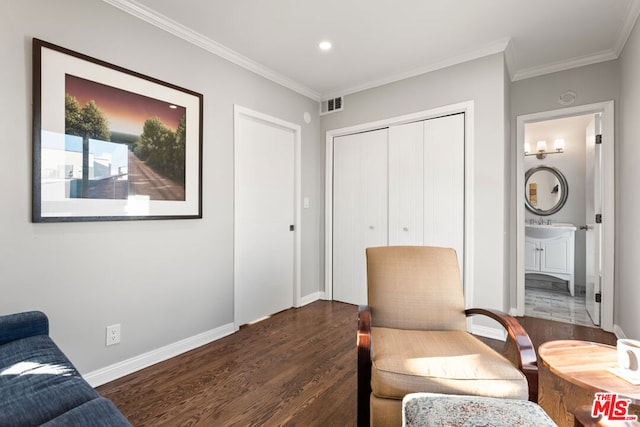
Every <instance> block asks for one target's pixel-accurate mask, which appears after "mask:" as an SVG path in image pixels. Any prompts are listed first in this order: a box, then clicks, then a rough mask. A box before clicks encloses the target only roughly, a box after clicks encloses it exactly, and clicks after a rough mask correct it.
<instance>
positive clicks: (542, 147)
mask: <svg viewBox="0 0 640 427" xmlns="http://www.w3.org/2000/svg"><path fill="white" fill-rule="evenodd" d="M536 150H537V151H538V153H543V152H545V151H547V141H538V143H537V144H536Z"/></svg>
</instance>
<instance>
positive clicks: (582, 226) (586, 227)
mask: <svg viewBox="0 0 640 427" xmlns="http://www.w3.org/2000/svg"><path fill="white" fill-rule="evenodd" d="M588 229H589V226H588V225H581V226H580V230H588Z"/></svg>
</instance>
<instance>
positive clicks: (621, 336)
mask: <svg viewBox="0 0 640 427" xmlns="http://www.w3.org/2000/svg"><path fill="white" fill-rule="evenodd" d="M613 333H614V335H615V336H616V338H618V339H619V340H623V339H626V338H627V336H626V335H625V333H624V332H623V331H622V328H621V327H620V326H619V325H616V324H614V325H613Z"/></svg>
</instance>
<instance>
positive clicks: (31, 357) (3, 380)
mask: <svg viewBox="0 0 640 427" xmlns="http://www.w3.org/2000/svg"><path fill="white" fill-rule="evenodd" d="M38 425H44V426H48V427H54V426H61V427H62V426H64V427H70V426H82V427H93V426H96V427H98V426H100V427H102V426H105V427H106V426H114V427H115V426H131V424H130V423H129V422H128V421H127V419H126V418H125V417H124V416H123V415H122V414H121V413H120V411H118V409H117V408H116V406H115V405H114V404H113V403H112V402H111V401H110V400H108V399H105V398H104V397H101V396H100V395H99V394H98V392H97V391H95V390H94V389H93V387H91V386H90V385H89V383H87V382H86V381H85V380H84V379H83V378H82V376H81V375H80V374H79V373H78V371H77V370H76V368H75V367H74V366H73V365H72V364H71V362H70V361H69V359H67V357H66V356H65V355H64V353H62V351H61V350H60V349H59V348H58V346H57V345H56V344H55V343H54V342H53V341H52V340H51V338H50V337H49V320H48V318H47V316H46V315H45V314H44V313H41V312H39V311H29V312H24V313H17V314H10V315H6V316H0V426H2V427H4V426H11V427H18V426H38Z"/></svg>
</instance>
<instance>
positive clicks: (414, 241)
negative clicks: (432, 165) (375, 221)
mask: <svg viewBox="0 0 640 427" xmlns="http://www.w3.org/2000/svg"><path fill="white" fill-rule="evenodd" d="M423 139H424V124H423V122H414V123H407V124H403V125H398V126H392V127H390V128H389V245H422V243H423V235H424V231H423V205H424V201H423V199H424V197H423V194H424V191H423V185H424V184H423V169H424V165H423V162H424V149H423Z"/></svg>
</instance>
